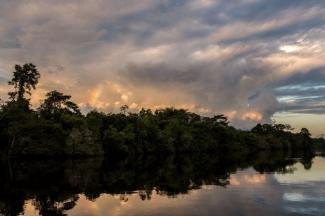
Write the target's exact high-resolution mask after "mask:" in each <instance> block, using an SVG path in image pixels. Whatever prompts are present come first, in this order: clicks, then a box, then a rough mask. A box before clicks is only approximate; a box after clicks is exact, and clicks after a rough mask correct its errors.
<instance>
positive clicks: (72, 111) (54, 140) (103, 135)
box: [0, 64, 314, 157]
mask: <svg viewBox="0 0 325 216" xmlns="http://www.w3.org/2000/svg"><path fill="white" fill-rule="evenodd" d="M39 77H40V74H39V73H38V71H37V69H36V67H35V66H34V65H33V64H25V65H23V66H20V65H16V66H15V71H14V73H13V78H12V80H11V81H10V82H9V84H10V85H13V86H14V88H15V91H14V92H11V93H9V94H10V96H11V101H8V102H6V103H5V104H3V105H2V107H1V110H0V128H1V132H0V139H1V143H2V148H1V151H0V152H1V154H7V155H9V156H15V157H21V156H24V157H25V156H35V155H37V156H46V157H49V156H82V155H88V156H90V155H101V154H107V155H110V156H114V157H115V156H119V155H143V154H153V153H156V154H157V153H159V154H161V153H164V154H170V153H184V152H224V153H231V152H248V153H249V152H256V151H259V150H267V151H273V150H279V149H280V150H286V151H294V150H297V149H303V150H304V151H306V152H313V146H314V145H313V142H314V141H313V139H311V137H310V133H309V131H308V130H307V129H306V128H303V129H301V132H300V133H293V132H292V130H293V128H291V126H290V125H284V124H273V125H271V124H258V125H257V126H256V127H254V128H253V129H252V131H251V132H249V131H241V130H237V129H235V128H234V127H232V126H230V125H229V122H228V119H227V118H226V117H225V116H224V115H215V116H212V117H203V116H200V115H198V114H195V113H192V112H189V111H187V110H184V109H175V108H165V109H158V110H156V111H152V110H150V109H142V110H140V111H139V112H138V113H131V112H128V106H127V105H124V106H122V107H121V112H120V113H102V112H98V111H96V110H93V111H91V112H89V113H88V114H87V115H86V116H84V115H82V113H81V111H80V109H79V107H78V105H77V104H76V103H74V102H73V101H72V100H71V96H69V95H65V94H63V93H61V92H58V91H56V90H54V91H50V92H49V93H47V94H46V98H45V100H44V101H43V103H42V104H41V105H40V107H39V108H38V109H36V110H32V109H30V104H29V99H28V98H26V97H25V94H28V95H30V94H31V90H32V89H35V88H36V85H37V83H38V79H39ZM22 107H23V109H22Z"/></svg>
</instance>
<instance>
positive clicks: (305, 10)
mask: <svg viewBox="0 0 325 216" xmlns="http://www.w3.org/2000/svg"><path fill="white" fill-rule="evenodd" d="M324 14H325V2H324V1H321V0H309V1H305V0H295V1H291V0H259V1H255V0H233V1H229V0H157V1H152V0H139V1H136V2H135V1H133V0H108V1H102V0H94V1H87V0H70V1H64V0H58V1H50V0H44V1H36V0H31V1H18V0H0V73H1V74H0V75H1V76H0V77H9V73H10V72H11V71H12V66H13V65H14V64H17V63H22V62H33V63H35V64H36V65H38V66H39V68H40V70H41V71H42V75H43V76H42V80H41V83H40V89H39V90H38V91H37V92H35V93H34V97H35V98H36V99H35V101H38V100H39V99H40V98H41V97H42V96H43V95H44V93H45V92H46V91H48V90H51V88H56V89H59V90H64V91H68V93H69V94H72V95H73V96H74V98H75V99H76V100H77V102H78V103H79V104H80V105H81V106H83V107H88V108H89V107H97V108H100V109H103V110H114V109H115V108H116V107H118V106H120V104H121V103H128V104H130V105H132V107H134V108H135V109H136V108H140V107H141V106H148V107H150V108H152V107H159V106H178V105H179V106H183V105H186V106H187V107H189V109H192V108H193V107H194V108H193V109H196V108H200V110H201V111H202V112H203V113H205V114H211V113H215V112H224V113H228V114H229V116H230V117H232V118H233V121H234V122H237V123H238V125H240V126H242V125H244V124H245V122H246V121H247V120H249V121H250V120H253V121H269V120H270V117H271V116H272V115H273V113H274V112H276V111H278V110H283V109H285V110H286V111H295V112H308V113H318V112H319V111H318V110H320V109H321V108H322V104H323V103H324V98H323V97H322V96H323V95H324V89H323V88H321V87H319V88H318V87H315V88H313V86H321V85H322V84H323V83H324V76H323V75H324V73H323V71H324V70H323V68H324V67H325V62H324V61H323V60H321V59H325V41H324V38H325V25H324V23H325V22H324V21H325V15H324ZM0 82H1V81H0ZM4 85H5V83H3V84H2V85H1V86H0V87H3V86H4ZM290 86H302V87H301V88H296V89H295V88H290ZM306 86H307V87H306ZM304 87H305V88H304ZM1 89H3V88H0V90H1ZM80 92H83V94H80ZM1 94H2V95H5V93H4V91H1ZM276 97H277V98H278V100H279V102H280V105H279V103H278V102H277V100H276ZM289 100H291V101H289ZM289 102H291V104H290V103H289ZM200 110H198V111H200Z"/></svg>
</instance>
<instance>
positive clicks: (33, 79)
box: [8, 63, 40, 105]
mask: <svg viewBox="0 0 325 216" xmlns="http://www.w3.org/2000/svg"><path fill="white" fill-rule="evenodd" d="M39 78H40V74H39V72H38V70H37V68H36V66H35V65H33V64H32V63H28V64H24V65H23V66H20V65H16V66H15V71H14V72H13V77H12V79H11V81H9V82H8V84H9V85H12V86H14V89H15V90H14V91H13V92H9V93H8V94H9V97H10V99H11V100H12V101H17V102H18V103H19V104H26V102H28V99H27V98H25V94H28V95H31V90H32V89H35V88H36V85H37V83H38V80H39ZM27 104H28V105H29V102H28V103H27Z"/></svg>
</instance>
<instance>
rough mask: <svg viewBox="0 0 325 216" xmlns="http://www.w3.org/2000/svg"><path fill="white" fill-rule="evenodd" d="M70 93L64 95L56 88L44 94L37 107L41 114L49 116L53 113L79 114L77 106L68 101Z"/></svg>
mask: <svg viewBox="0 0 325 216" xmlns="http://www.w3.org/2000/svg"><path fill="white" fill-rule="evenodd" d="M70 98H71V96H70V95H64V94H63V93H61V92H58V91H56V90H54V91H51V92H49V93H47V94H46V99H45V100H44V102H43V104H42V105H41V106H40V108H39V112H40V114H41V116H43V117H45V118H49V117H51V116H53V115H55V114H61V113H64V114H74V115H81V112H80V110H79V107H78V105H77V104H75V103H74V102H72V101H70Z"/></svg>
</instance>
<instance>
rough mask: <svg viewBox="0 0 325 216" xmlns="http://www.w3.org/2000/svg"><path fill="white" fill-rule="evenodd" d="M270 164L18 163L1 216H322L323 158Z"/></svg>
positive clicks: (263, 158) (178, 161)
mask: <svg viewBox="0 0 325 216" xmlns="http://www.w3.org/2000/svg"><path fill="white" fill-rule="evenodd" d="M271 158H272V156H265V155H262V156H260V157H258V158H255V157H254V159H252V160H251V161H249V162H243V161H241V162H238V161H228V160H225V159H221V158H219V159H210V158H209V157H206V158H204V159H202V160H200V158H193V157H191V158H182V159H175V158H172V159H166V160H158V161H160V162H161V163H162V164H163V165H161V164H160V165H159V164H157V163H159V162H157V161H156V162H151V160H150V159H148V160H139V161H138V160H137V161H124V162H121V163H119V164H118V165H116V164H114V163H111V162H103V161H96V160H93V161H90V162H87V163H85V164H83V162H75V161H73V162H71V161H70V162H67V163H66V164H64V165H62V167H53V166H54V163H55V162H47V163H48V164H46V163H44V164H43V166H40V165H39V164H40V163H39V162H37V163H36V162H33V163H31V162H28V163H23V164H16V165H13V166H14V167H13V169H15V168H16V167H19V168H18V169H20V171H19V172H16V173H15V172H14V173H13V174H12V175H14V176H13V177H11V178H13V179H14V180H13V182H12V183H11V184H13V185H12V187H13V188H11V189H8V187H11V186H10V183H7V184H8V186H7V187H6V189H4V190H8V191H7V192H5V193H2V194H1V200H2V201H0V204H1V205H0V208H2V214H3V215H6V214H7V215H10V213H11V214H12V215H14V214H21V215H23V214H24V215H80V216H92V215H94V216H97V215H325V158H323V157H320V156H317V157H314V158H307V159H302V158H287V157H281V156H279V157H278V158H276V159H274V158H273V160H271ZM208 161H210V162H211V164H210V163H207V162H208ZM222 161H223V162H224V163H222ZM51 163H52V164H51ZM99 164H100V165H99ZM112 164H114V168H112V167H111V165H112ZM140 164H141V165H142V167H140V166H141V165H140ZM49 166H51V167H52V170H54V171H48V170H49ZM133 166H134V167H133ZM157 166H158V167H157ZM31 167H32V168H31ZM135 167H136V168H135ZM228 167H229V168H228ZM44 169H47V171H46V170H45V171H44ZM16 170H17V168H16ZM42 170H43V171H42ZM42 172H43V173H44V172H45V173H46V175H41V174H39V173H42ZM47 172H48V173H47ZM27 173H29V174H27ZM38 177H39V178H38ZM12 190H13V191H12ZM20 193H21V194H20ZM15 196H16V197H15ZM19 199H21V201H20V204H21V207H19V205H20V204H19V201H17V200H19ZM15 202H16V203H15ZM15 211H16V213H14V212H15Z"/></svg>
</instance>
